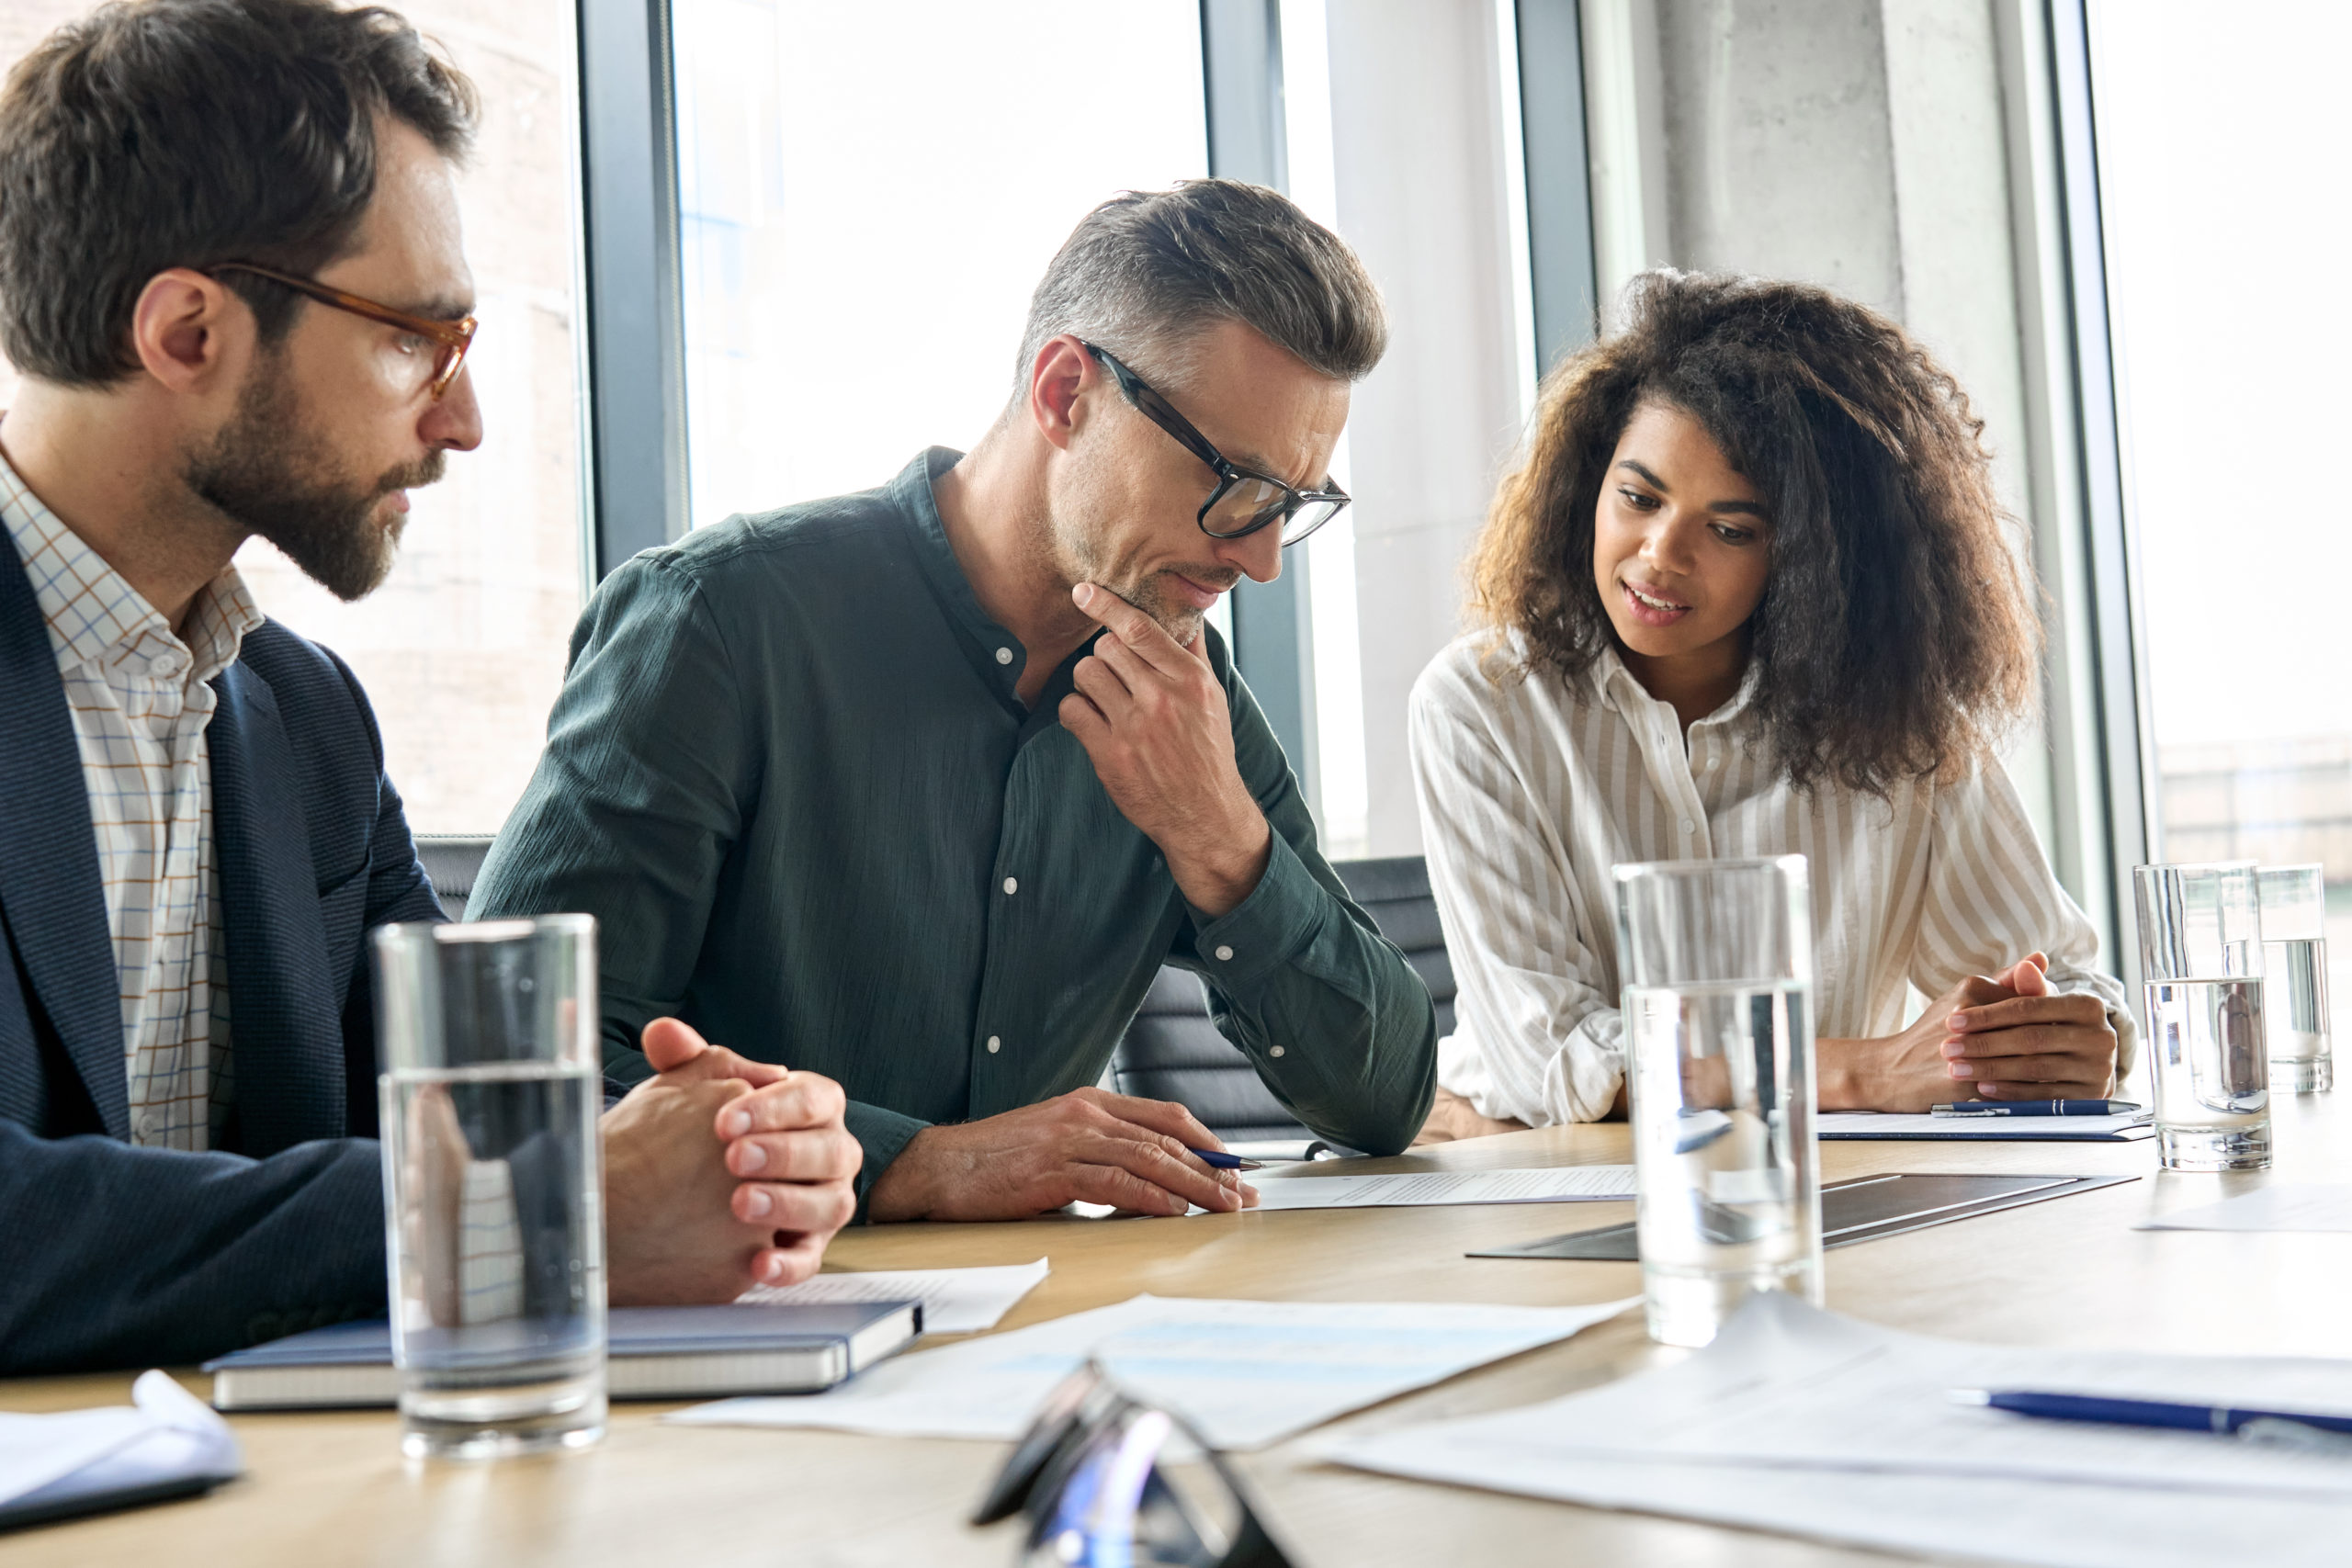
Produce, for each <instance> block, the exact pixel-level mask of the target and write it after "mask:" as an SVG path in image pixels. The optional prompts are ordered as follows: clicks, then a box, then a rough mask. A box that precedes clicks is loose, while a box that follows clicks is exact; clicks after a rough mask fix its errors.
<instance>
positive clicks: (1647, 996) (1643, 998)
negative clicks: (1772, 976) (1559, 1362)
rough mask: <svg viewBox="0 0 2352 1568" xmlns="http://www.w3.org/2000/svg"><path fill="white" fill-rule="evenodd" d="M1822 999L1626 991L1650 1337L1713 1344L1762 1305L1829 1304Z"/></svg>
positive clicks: (1768, 987)
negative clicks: (1821, 1115) (1816, 1112)
mask: <svg viewBox="0 0 2352 1568" xmlns="http://www.w3.org/2000/svg"><path fill="white" fill-rule="evenodd" d="M1811 999H1812V987H1811V986H1810V985H1809V984H1808V983H1806V982H1804V981H1802V980H1786V981H1779V982H1769V981H1768V982H1753V981H1729V982H1715V983H1697V984H1686V985H1679V986H1658V987H1627V988H1626V989H1625V991H1624V995H1623V1002H1624V1016H1625V1035H1626V1039H1625V1044H1626V1058H1627V1060H1628V1062H1630V1063H1631V1064H1633V1067H1634V1082H1633V1121H1634V1158H1635V1160H1636V1162H1637V1164H1638V1168H1639V1170H1640V1189H1641V1199H1640V1204H1639V1217H1638V1221H1637V1224H1636V1229H1637V1232H1638V1235H1639V1246H1640V1250H1641V1258H1642V1283H1643V1289H1644V1293H1645V1296H1646V1298H1647V1304H1648V1309H1649V1323H1650V1334H1651V1336H1652V1337H1654V1338H1656V1339H1657V1340H1659V1341H1660V1342H1661V1343H1664V1344H1668V1345H1704V1344H1707V1343H1708V1342H1710V1341H1711V1340H1713V1337H1714V1336H1715V1332H1716V1330H1717V1329H1718V1328H1719V1327H1720V1326H1721V1325H1722V1324H1723V1323H1724V1320H1725V1319H1726V1318H1727V1317H1729V1315H1730V1314H1731V1313H1732V1311H1733V1310H1734V1309H1735V1308H1736V1307H1737V1305H1738V1304H1739V1303H1740V1302H1741V1301H1742V1300H1743V1299H1745V1298H1746V1297H1747V1295H1748V1294H1749V1293H1750V1292H1756V1291H1790V1292H1795V1293H1796V1294H1799V1295H1802V1296H1804V1298H1805V1299H1806V1300H1808V1301H1811V1302H1814V1303H1816V1304H1817V1303H1819V1302H1820V1301H1821V1299H1822V1298H1821V1291H1822V1284H1821V1197H1820V1180H1819V1176H1818V1173H1817V1171H1816V1169H1815V1145H1814V1136H1813V1124H1812V1123H1813V1100H1814V1094H1813V1063H1812V1050H1813V1030H1812V1026H1811V1022H1810V1019H1811Z"/></svg>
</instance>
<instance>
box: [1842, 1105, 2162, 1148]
mask: <svg viewBox="0 0 2352 1568" xmlns="http://www.w3.org/2000/svg"><path fill="white" fill-rule="evenodd" d="M1813 1130H1814V1134H1815V1136H1817V1137H1823V1138H1905V1139H1908V1138H1984V1139H1986V1140H1988V1141H2006V1142H2010V1143H2047V1142H2070V1143H2071V1142H2086V1143H2087V1142H2096V1143H2108V1142H2116V1141H2125V1140H2136V1139H2140V1138H2146V1137H2153V1136H2154V1134H2155V1112H2154V1111H2125V1112H2123V1113H2122V1114H2121V1115H2119V1116H1929V1115H1927V1114H1925V1113H1924V1112H1922V1113H1917V1114H1914V1113H1910V1112H1905V1111H1821V1112H1819V1113H1818V1114H1816V1115H1815V1117H1814V1119H1813Z"/></svg>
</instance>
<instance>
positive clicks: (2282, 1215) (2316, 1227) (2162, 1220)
mask: <svg viewBox="0 0 2352 1568" xmlns="http://www.w3.org/2000/svg"><path fill="white" fill-rule="evenodd" d="M2133 1228H2134V1229H2135V1230H2143V1231H2352V1187H2346V1186H2344V1185H2342V1184H2341V1183H2326V1182H2287V1183H2283V1184H2281V1185H2279V1186H2277V1187H2265V1188H2261V1189H2259V1190H2256V1191H2253V1192H2247V1193H2243V1194H2241V1195H2240V1196H2238V1197H2235V1198H2224V1199H2222V1201H2220V1202H2218V1203H2199V1204H2198V1205H2197V1206H2196V1207H2195V1208H2193V1209H2175V1210H2174V1211H2173V1212H2172V1213H2169V1214H2159V1215H2157V1216H2156V1217H2155V1218H2154V1219H2153V1220H2142V1221H2141V1222H2140V1223H2139V1224H2137V1225H2136V1226H2134V1227H2133Z"/></svg>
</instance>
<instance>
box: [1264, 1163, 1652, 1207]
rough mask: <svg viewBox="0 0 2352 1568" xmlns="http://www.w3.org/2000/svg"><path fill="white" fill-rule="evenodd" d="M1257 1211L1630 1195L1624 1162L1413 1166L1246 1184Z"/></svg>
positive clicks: (1631, 1186) (1629, 1170)
mask: <svg viewBox="0 0 2352 1568" xmlns="http://www.w3.org/2000/svg"><path fill="white" fill-rule="evenodd" d="M1252 1185H1253V1186H1255V1187H1256V1188H1257V1189H1258V1207H1260V1208H1261V1209H1406V1208H1419V1207H1422V1206H1424V1205H1429V1204H1440V1203H1576V1202H1598V1201H1604V1200H1608V1199H1627V1198H1631V1197H1633V1195H1634V1168H1633V1167H1632V1166H1630V1165H1560V1166H1552V1167H1549V1168H1544V1169H1541V1170H1415V1171H1407V1172H1405V1173H1403V1174H1401V1175H1397V1176H1293V1177H1284V1178H1283V1179H1281V1180H1279V1181H1260V1182H1254V1183H1252Z"/></svg>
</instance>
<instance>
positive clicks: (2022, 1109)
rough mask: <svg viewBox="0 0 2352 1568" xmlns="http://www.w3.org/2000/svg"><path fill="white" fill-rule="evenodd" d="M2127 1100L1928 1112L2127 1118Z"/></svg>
mask: <svg viewBox="0 0 2352 1568" xmlns="http://www.w3.org/2000/svg"><path fill="white" fill-rule="evenodd" d="M2139 1109H2140V1108H2139V1107H2138V1106H2136V1105H2134V1104H2132V1103H2131V1101H2130V1100H1962V1101H1961V1102H1960V1103H1959V1104H1957V1105H1937V1106H1931V1107H1929V1108H1928V1115H1930V1116H2128V1115H2130V1114H2131V1112H2132V1111H2137V1110H2139Z"/></svg>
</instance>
